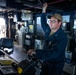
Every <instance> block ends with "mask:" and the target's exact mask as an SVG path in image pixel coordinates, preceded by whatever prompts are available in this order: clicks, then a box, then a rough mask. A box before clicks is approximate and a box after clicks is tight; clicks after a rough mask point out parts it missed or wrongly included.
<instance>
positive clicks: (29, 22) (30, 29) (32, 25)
mask: <svg viewBox="0 0 76 75" xmlns="http://www.w3.org/2000/svg"><path fill="white" fill-rule="evenodd" d="M28 29H29V33H34V24H33V20H29V21H28Z"/></svg>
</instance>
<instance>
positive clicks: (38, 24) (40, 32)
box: [36, 16, 44, 36]
mask: <svg viewBox="0 0 76 75" xmlns="http://www.w3.org/2000/svg"><path fill="white" fill-rule="evenodd" d="M36 35H37V36H43V35H44V31H43V29H42V27H41V17H40V16H39V17H36Z"/></svg>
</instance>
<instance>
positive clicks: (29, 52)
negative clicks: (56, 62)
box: [27, 49, 36, 55]
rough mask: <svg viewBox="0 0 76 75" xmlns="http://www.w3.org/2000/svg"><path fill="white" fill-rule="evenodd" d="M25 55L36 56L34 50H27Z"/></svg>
mask: <svg viewBox="0 0 76 75" xmlns="http://www.w3.org/2000/svg"><path fill="white" fill-rule="evenodd" d="M27 54H28V55H33V54H36V52H35V50H34V49H29V50H28V51H27Z"/></svg>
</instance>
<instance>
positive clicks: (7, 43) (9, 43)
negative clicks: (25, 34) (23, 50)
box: [1, 38, 14, 53]
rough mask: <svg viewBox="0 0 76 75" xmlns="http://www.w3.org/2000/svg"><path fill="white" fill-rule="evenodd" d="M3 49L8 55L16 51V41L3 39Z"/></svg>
mask: <svg viewBox="0 0 76 75" xmlns="http://www.w3.org/2000/svg"><path fill="white" fill-rule="evenodd" d="M1 42H2V43H1V49H2V50H4V51H5V52H7V53H11V52H13V51H14V41H13V39H12V38H1Z"/></svg>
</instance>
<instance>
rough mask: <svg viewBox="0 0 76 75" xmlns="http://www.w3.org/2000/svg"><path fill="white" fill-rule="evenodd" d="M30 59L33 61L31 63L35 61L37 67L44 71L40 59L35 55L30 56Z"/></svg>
mask: <svg viewBox="0 0 76 75" xmlns="http://www.w3.org/2000/svg"><path fill="white" fill-rule="evenodd" d="M28 58H29V59H30V60H31V61H34V62H35V64H36V65H35V66H36V67H37V68H39V69H42V67H43V64H42V61H41V60H40V59H38V58H37V57H36V56H35V55H32V56H31V55H28Z"/></svg>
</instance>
